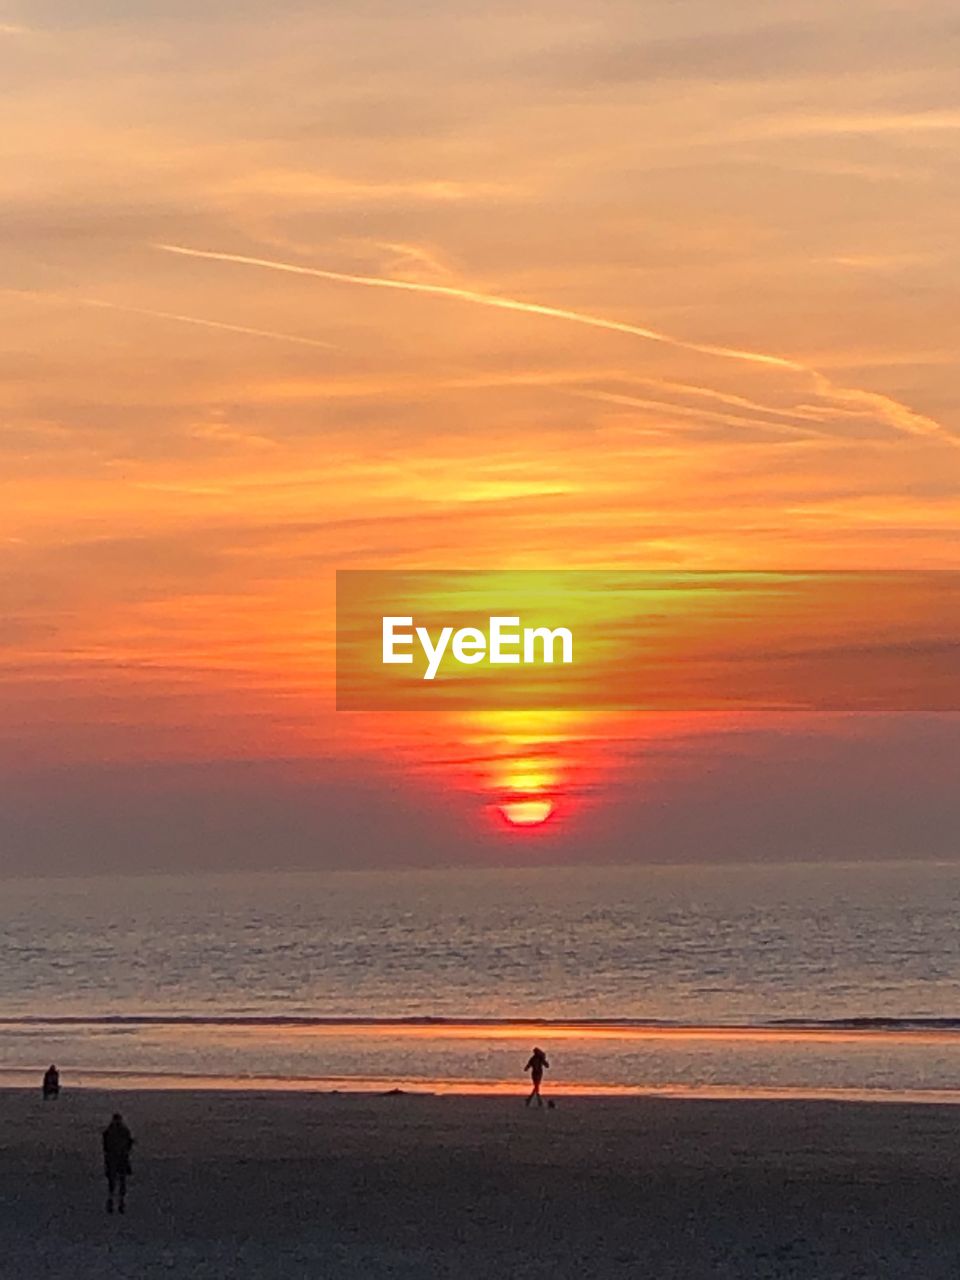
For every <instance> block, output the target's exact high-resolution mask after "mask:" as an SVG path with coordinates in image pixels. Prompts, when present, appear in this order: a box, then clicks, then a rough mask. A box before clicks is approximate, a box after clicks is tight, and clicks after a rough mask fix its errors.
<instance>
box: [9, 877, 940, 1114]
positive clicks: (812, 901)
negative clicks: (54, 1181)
mask: <svg viewBox="0 0 960 1280" xmlns="http://www.w3.org/2000/svg"><path fill="white" fill-rule="evenodd" d="M958 920H960V867H954V866H942V865H930V864H922V863H918V864H912V865H898V866H889V865H886V866H884V865H880V866H866V865H861V866H826V867H823V866H821V867H816V866H786V867H756V866H750V867H747V866H742V867H711V868H705V867H683V868H649V867H647V868H630V869H627V868H600V869H597V868H594V869H590V870H585V869H569V868H565V869H550V868H547V869H536V870H531V869H525V870H522V871H520V870H516V871H513V870H502V869H497V870H485V871H447V872H406V873H366V872H364V873H359V872H358V873H336V874H285V873H277V874H268V875H224V876H217V877H213V876H195V877H190V878H188V877H151V878H147V877H127V878H115V879H89V880H79V879H78V880H48V881H39V880H37V881H24V880H20V881H16V880H12V881H4V882H0V1083H2V1082H3V1081H4V1080H6V1081H10V1082H13V1081H17V1082H19V1081H20V1080H21V1079H22V1076H21V1073H22V1072H24V1071H26V1072H29V1073H31V1074H30V1078H31V1079H32V1078H33V1076H34V1075H36V1073H37V1072H38V1070H39V1069H41V1068H42V1067H44V1066H45V1065H46V1064H47V1063H48V1062H50V1061H56V1062H57V1063H58V1065H59V1066H60V1067H61V1070H62V1072H63V1075H64V1080H65V1083H69V1082H70V1080H71V1078H73V1079H74V1080H75V1081H85V1082H88V1083H89V1082H94V1081H96V1080H98V1079H102V1078H103V1077H102V1075H101V1074H100V1073H111V1074H114V1075H116V1076H117V1077H118V1078H119V1079H123V1078H128V1079H129V1078H142V1077H162V1078H163V1079H165V1080H167V1081H168V1082H171V1083H174V1082H177V1081H180V1082H182V1081H183V1080H184V1079H185V1078H192V1079H196V1078H197V1077H203V1078H206V1079H211V1078H215V1079H217V1080H228V1079H234V1080H235V1079H249V1078H251V1077H252V1078H267V1077H269V1078H273V1079H279V1080H284V1081H291V1080H296V1081H300V1082H306V1083H308V1084H313V1083H319V1085H320V1086H321V1087H342V1088H352V1087H357V1086H361V1087H383V1088H387V1087H390V1086H392V1085H400V1086H402V1087H408V1088H412V1087H459V1088H462V1087H465V1086H467V1085H472V1086H482V1087H491V1086H493V1085H509V1087H511V1088H522V1082H523V1073H522V1067H523V1063H524V1061H525V1060H526V1057H527V1056H528V1054H529V1050H530V1047H531V1045H532V1043H533V1042H534V1041H536V1043H539V1044H541V1045H543V1047H544V1048H545V1049H546V1050H547V1052H548V1055H549V1056H550V1059H551V1063H552V1067H551V1071H550V1073H549V1075H548V1079H549V1081H550V1083H551V1085H553V1087H556V1088H562V1087H574V1086H583V1085H593V1086H608V1087H610V1086H617V1087H628V1088H640V1089H652V1090H657V1089H665V1090H675V1091H688V1090H689V1091H707V1092H721V1093H722V1092H724V1091H727V1090H730V1091H734V1092H736V1091H742V1090H746V1091H751V1092H763V1091H764V1090H767V1089H773V1090H798V1091H807V1092H830V1091H833V1090H841V1091H851V1092H858V1093H859V1092H863V1091H870V1092H872V1091H877V1094H878V1096H885V1095H889V1094H890V1093H891V1092H894V1093H904V1092H919V1093H921V1094H924V1095H927V1096H930V1097H938V1096H950V1095H951V1094H952V1091H955V1090H956V1091H957V1096H958V1097H960V927H958ZM529 1023H535V1024H536V1025H534V1026H529V1025H520V1026H518V1025H516V1024H529Z"/></svg>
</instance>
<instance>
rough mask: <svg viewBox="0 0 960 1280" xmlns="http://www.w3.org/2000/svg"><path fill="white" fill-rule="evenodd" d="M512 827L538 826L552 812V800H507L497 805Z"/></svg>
mask: <svg viewBox="0 0 960 1280" xmlns="http://www.w3.org/2000/svg"><path fill="white" fill-rule="evenodd" d="M498 808H499V810H500V812H501V813H502V814H503V816H504V817H505V818H506V820H507V822H509V823H510V825H511V826H514V827H539V826H540V825H541V824H542V823H544V822H546V820H547V819H548V818H549V817H550V815H551V814H552V813H553V801H552V800H508V801H506V802H504V803H503V804H501V805H499V806H498Z"/></svg>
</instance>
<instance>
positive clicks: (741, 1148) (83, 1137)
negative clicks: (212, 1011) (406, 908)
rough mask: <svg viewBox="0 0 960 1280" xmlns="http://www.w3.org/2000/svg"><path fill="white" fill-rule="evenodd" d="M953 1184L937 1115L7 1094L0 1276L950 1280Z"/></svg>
mask: <svg viewBox="0 0 960 1280" xmlns="http://www.w3.org/2000/svg"><path fill="white" fill-rule="evenodd" d="M114 1109H119V1110H121V1111H122V1112H123V1114H124V1116H125V1118H126V1119H127V1120H128V1122H129V1124H130V1126H131V1128H132V1129H133V1131H134V1133H135V1135H136V1137H137V1139H138V1142H137V1146H136V1148H135V1150H134V1159H133V1164H134V1176H133V1178H132V1179H131V1182H130V1191H129V1198H128V1212H127V1214H126V1216H125V1217H123V1218H120V1217H118V1216H117V1215H114V1216H113V1217H109V1216H108V1215H107V1214H106V1213H105V1211H104V1199H105V1184H104V1180H103V1177H102V1170H101V1161H100V1154H99V1133H100V1129H101V1128H102V1127H103V1125H104V1124H105V1123H106V1121H107V1120H108V1119H109V1116H110V1113H111V1112H112V1111H113V1110H114ZM958 1182H960V1108H954V1107H945V1106H905V1105H899V1104H898V1105H892V1104H890V1105H887V1104H860V1103H829V1102H798V1101H789V1102H785V1101H748V1100H739V1101H731V1102H726V1101H686V1100H685V1101H677V1100H671V1099H654V1098H649V1099H643V1098H629V1099H628V1098H618V1099H608V1098H563V1099H561V1100H560V1101H559V1103H558V1105H557V1108H556V1110H552V1111H548V1110H544V1111H542V1112H537V1111H536V1110H534V1109H531V1110H529V1111H527V1110H525V1109H524V1107H523V1104H522V1100H521V1099H519V1098H517V1099H514V1098H503V1097H496V1098H483V1097H472V1098H461V1097H424V1096H393V1097H373V1096H358V1095H347V1094H343V1095H339V1096H331V1095H328V1094H308V1093H296V1094H292V1093H291V1094H283V1093H271V1094H255V1093H237V1092H234V1093H213V1092H201V1091H197V1092H193V1093H188V1092H168V1093H163V1092H134V1091H130V1092H122V1093H116V1094H106V1093H97V1092H94V1091H85V1090H83V1091H81V1090H78V1091H74V1092H72V1093H71V1092H70V1091H69V1090H67V1091H65V1093H64V1094H63V1095H62V1096H61V1098H60V1099H59V1101H57V1102H55V1103H48V1104H43V1103H42V1102H41V1101H40V1098H39V1091H38V1090H31V1091H22V1090H16V1089H10V1090H0V1276H2V1277H3V1280H21V1278H23V1280H25V1278H26V1277H30V1278H31V1280H46V1278H47V1277H55V1278H56V1280H74V1278H76V1280H101V1278H109V1277H129V1278H130V1280H134V1278H136V1280H152V1278H153V1277H158V1276H164V1277H174V1278H177V1277H185V1278H186V1277H191V1280H206V1278H208V1277H209V1278H210V1280H228V1278H229V1280H247V1278H248V1277H249V1278H250V1280H252V1278H253V1277H256V1280H274V1278H276V1280H288V1278H290V1280H293V1278H294V1277H296V1278H297V1280H306V1277H311V1278H312V1277H317V1278H318V1280H319V1278H321V1277H322V1278H323V1280H327V1277H341V1276H342V1277H355V1276H356V1277H361V1276H362V1277H365V1278H367V1280H379V1278H380V1277H424V1278H425V1280H426V1278H433V1277H450V1278H451V1280H453V1277H456V1280H474V1278H476V1280H481V1278H483V1280H490V1278H491V1277H501V1276H502V1277H510V1278H513V1277H517V1278H519V1280H522V1278H525V1277H529V1278H531V1280H532V1278H534V1277H536V1278H537V1280H539V1278H540V1277H543V1280H547V1278H548V1277H549V1278H550V1280H558V1278H560V1280H565V1278H566V1277H570V1278H571V1280H573V1277H605V1276H617V1277H650V1278H651V1280H673V1278H674V1277H675V1278H676V1280H681V1278H682V1280H701V1278H702V1280H708V1278H709V1277H719V1278H720V1280H724V1278H727V1277H730V1278H731V1280H732V1278H733V1277H737V1278H740V1280H752V1278H753V1277H764V1278H770V1280H773V1278H776V1280H780V1278H781V1277H804V1278H805V1280H807V1278H814V1277H816V1278H818V1280H820V1278H822V1280H845V1278H846V1277H862V1278H863V1280H885V1278H889V1280H908V1278H910V1277H917V1280H940V1278H941V1277H943V1278H944V1280H946V1277H950V1280H955V1277H956V1276H957V1274H958V1273H960V1206H958V1203H957V1202H958V1198H960V1188H958V1185H957V1184H958Z"/></svg>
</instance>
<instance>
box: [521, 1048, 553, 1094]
mask: <svg viewBox="0 0 960 1280" xmlns="http://www.w3.org/2000/svg"><path fill="white" fill-rule="evenodd" d="M549 1066H550V1063H549V1062H548V1061H547V1055H546V1054H545V1053H544V1052H543V1050H542V1049H534V1051H533V1053H532V1054H531V1055H530V1061H529V1062H528V1063H527V1065H526V1066H525V1067H524V1068H523V1069H524V1071H529V1072H530V1079H531V1080H532V1081H533V1088H532V1089H531V1090H530V1096H529V1097H528V1098H527V1101H526V1103H525V1105H526V1106H528V1107H529V1105H530V1103H531V1102H532V1101H533V1100H534V1098H536V1100H537V1106H538V1107H542V1106H543V1099H542V1098H541V1097H540V1085H541V1083H542V1081H543V1073H544V1070H545V1069H546V1068H547V1067H549Z"/></svg>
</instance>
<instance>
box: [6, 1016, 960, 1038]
mask: <svg viewBox="0 0 960 1280" xmlns="http://www.w3.org/2000/svg"><path fill="white" fill-rule="evenodd" d="M0 1027H7V1028H16V1027H24V1028H28V1027H78V1028H80V1027H90V1028H97V1027H104V1028H109V1027H114V1028H130V1029H135V1028H138V1027H144V1028H150V1027H157V1028H162V1027H196V1028H198V1029H202V1028H204V1027H210V1028H227V1029H237V1030H243V1029H245V1028H249V1029H255V1028H258V1027H259V1028H276V1029H279V1030H283V1029H291V1030H293V1029H306V1030H310V1029H314V1030H318V1031H338V1030H339V1031H343V1032H347V1033H349V1032H350V1031H377V1030H381V1031H384V1032H389V1031H390V1030H395V1031H398V1032H402V1031H409V1030H417V1029H422V1030H424V1031H429V1030H434V1031H436V1032H438V1033H442V1032H444V1031H454V1032H455V1031H462V1032H469V1031H471V1030H475V1031H477V1032H483V1031H501V1032H509V1031H517V1032H518V1033H519V1032H521V1031H524V1030H528V1029H529V1030H540V1031H543V1032H551V1031H553V1032H566V1033H567V1034H570V1033H576V1032H581V1033H583V1034H584V1035H590V1034H591V1033H593V1034H608V1035H609V1034H615V1033H617V1032H622V1033H623V1034H625V1035H631V1034H643V1033H648V1034H651V1035H655V1034H657V1033H662V1034H671V1033H675V1034H683V1035H691V1036H694V1035H697V1034H703V1035H724V1034H726V1035H744V1036H747V1035H751V1034H754V1035H770V1034H777V1033H780V1034H783V1035H790V1034H798V1033H800V1034H802V1033H808V1034H812V1035H815V1034H824V1035H826V1034H829V1033H831V1032H832V1033H842V1032H847V1033H860V1034H864V1035H869V1034H870V1033H884V1034H887V1035H890V1034H903V1035H910V1034H918V1033H919V1034H922V1033H931V1032H933V1033H939V1034H944V1035H949V1034H951V1033H954V1034H957V1035H960V1017H956V1018H954V1017H900V1018H898V1017H888V1016H882V1015H880V1016H878V1015H859V1016H854V1017H847V1018H771V1019H766V1020H761V1021H758V1022H749V1023H743V1022H738V1023H733V1022H731V1023H717V1022H712V1023H698V1022H683V1021H674V1020H668V1019H659V1018H535V1017H523V1016H517V1017H509V1018H472V1017H459V1018H455V1017H446V1016H434V1015H424V1014H418V1015H410V1016H398V1017H352V1016H318V1015H313V1014H197V1013H173V1014H169V1013H143V1014H129V1013H118V1014H109V1013H108V1014H21V1015H16V1016H9V1017H2V1016H0Z"/></svg>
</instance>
